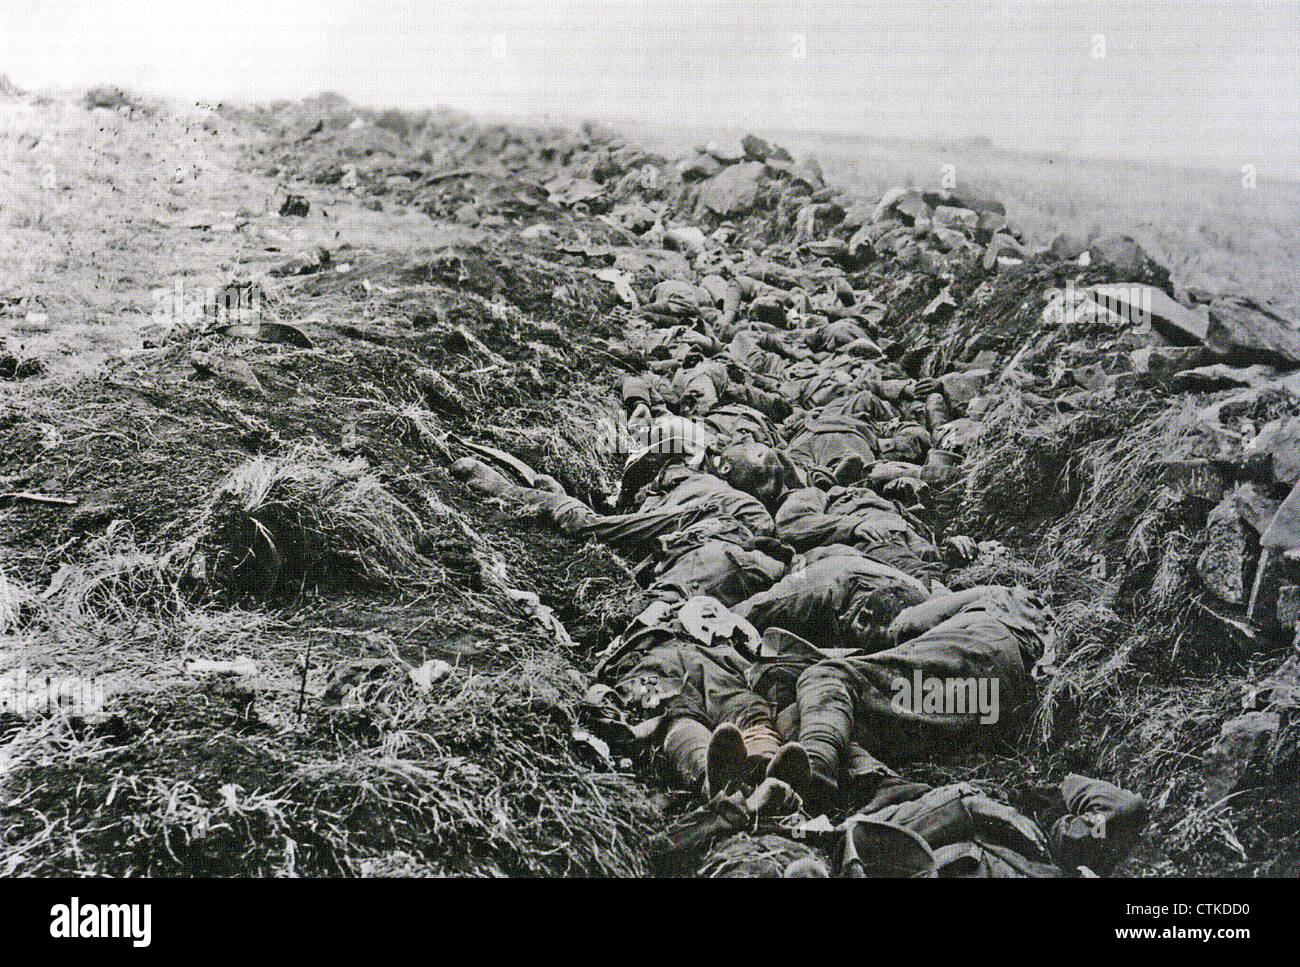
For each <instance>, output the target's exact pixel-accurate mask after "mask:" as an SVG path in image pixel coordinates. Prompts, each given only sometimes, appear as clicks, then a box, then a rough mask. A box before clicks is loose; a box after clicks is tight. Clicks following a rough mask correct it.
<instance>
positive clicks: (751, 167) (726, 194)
mask: <svg viewBox="0 0 1300 967" xmlns="http://www.w3.org/2000/svg"><path fill="white" fill-rule="evenodd" d="M763 174H764V167H763V165H762V164H761V163H759V162H757V161H742V162H741V163H740V164H734V165H731V166H730V167H729V168H725V169H724V170H722V171H720V172H719V173H718V174H716V175H714V176H713V177H712V178H708V179H706V180H705V181H704V182H703V184H702V185H701V187H700V204H701V205H703V206H704V207H705V208H707V209H708V210H709V211H711V212H713V213H714V214H715V215H717V216H719V217H721V218H728V217H730V216H733V215H746V214H748V213H749V212H750V211H751V210H752V209H753V207H754V203H755V202H756V201H757V200H758V191H759V188H760V187H761V186H762V180H763Z"/></svg>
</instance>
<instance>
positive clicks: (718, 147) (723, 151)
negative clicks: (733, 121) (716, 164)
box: [704, 140, 762, 165]
mask: <svg viewBox="0 0 1300 967" xmlns="http://www.w3.org/2000/svg"><path fill="white" fill-rule="evenodd" d="M704 153H705V154H707V155H709V156H710V157H712V158H714V159H716V160H717V161H720V162H722V163H723V164H724V165H729V164H735V163H736V162H737V161H744V160H745V156H746V154H747V153H748V152H746V150H745V147H744V145H742V144H741V143H740V142H739V141H731V140H722V141H710V142H709V143H708V144H706V145H705V146H704ZM758 160H760V161H761V160H762V159H761V158H760V159H758Z"/></svg>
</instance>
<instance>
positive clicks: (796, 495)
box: [776, 487, 857, 551]
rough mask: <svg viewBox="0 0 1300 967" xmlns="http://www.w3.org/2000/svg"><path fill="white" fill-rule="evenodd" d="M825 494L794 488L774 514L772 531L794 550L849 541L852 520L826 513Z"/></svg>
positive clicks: (807, 488)
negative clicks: (773, 528)
mask: <svg viewBox="0 0 1300 967" xmlns="http://www.w3.org/2000/svg"><path fill="white" fill-rule="evenodd" d="M826 499H827V498H826V494H825V492H824V491H822V490H819V489H818V488H816V487H804V488H803V489H802V490H796V491H794V492H793V493H791V494H790V496H789V497H787V498H786V499H785V502H784V503H783V504H781V509H780V510H778V511H777V513H776V534H777V536H778V537H779V538H781V540H783V541H785V542H786V543H787V544H789V545H791V546H792V547H793V548H794V549H795V550H797V551H806V550H808V549H809V548H810V547H817V546H819V545H822V544H851V543H852V542H853V530H854V528H855V527H856V526H857V523H856V521H854V520H853V519H852V518H847V517H844V516H842V515H839V514H828V513H826Z"/></svg>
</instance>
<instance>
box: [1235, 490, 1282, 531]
mask: <svg viewBox="0 0 1300 967" xmlns="http://www.w3.org/2000/svg"><path fill="white" fill-rule="evenodd" d="M1232 503H1233V507H1235V508H1236V511H1237V516H1238V517H1239V518H1241V521H1242V523H1244V524H1245V525H1246V526H1247V527H1249V528H1250V529H1251V530H1252V531H1254V532H1255V535H1256V537H1257V538H1258V536H1259V535H1261V534H1263V533H1264V531H1265V529H1266V528H1267V527H1268V525H1269V522H1270V521H1271V520H1272V519H1273V515H1274V514H1276V513H1277V509H1278V507H1279V506H1281V503H1282V502H1281V501H1280V500H1275V499H1273V498H1272V497H1270V496H1269V495H1268V492H1267V491H1266V490H1265V489H1264V488H1263V487H1261V486H1259V485H1258V484H1251V483H1245V484H1238V485H1237V486H1236V487H1234V488H1233V490H1232Z"/></svg>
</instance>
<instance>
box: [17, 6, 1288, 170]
mask: <svg viewBox="0 0 1300 967" xmlns="http://www.w3.org/2000/svg"><path fill="white" fill-rule="evenodd" d="M0 72H3V73H7V74H8V75H9V77H10V78H11V79H12V80H13V81H14V82H16V83H18V84H19V85H21V86H25V87H31V88H36V89H49V88H59V89H68V88H73V89H75V88H84V87H88V86H91V85H93V84H98V83H113V84H118V85H120V86H123V87H125V88H128V89H130V90H134V91H138V92H141V93H148V94H156V95H168V96H184V97H189V98H196V99H204V100H221V99H236V100H270V99H272V98H278V97H299V96H303V95H307V94H312V93H316V92H319V91H321V90H333V91H337V92H339V93H341V94H343V95H345V96H347V97H348V98H350V99H352V100H353V101H356V102H358V103H361V104H366V105H370V106H375V107H388V106H395V107H408V108H422V107H434V106H437V105H448V106H451V107H456V108H461V109H464V110H468V111H473V112H477V113H487V114H494V115H517V116H528V117H536V116H541V115H548V116H551V117H558V118H586V117H592V118H601V119H606V120H613V121H618V120H635V121H638V122H643V123H646V124H652V125H655V124H674V125H676V124H688V125H710V124H721V125H729V126H732V125H739V126H745V127H750V128H753V129H755V130H759V131H764V130H766V131H782V130H816V131H831V132H839V133H846V134H862V135H876V136H881V137H909V138H910V137H923V138H945V139H948V138H961V137H970V136H983V137H988V138H991V139H992V140H993V141H994V142H995V143H996V144H998V145H999V146H1002V147H1006V148H1014V149H1021V150H1051V151H1064V152H1069V153H1075V154H1088V155H1100V156H1105V157H1124V158H1140V159H1144V160H1151V161H1160V162H1169V163H1174V164H1181V165H1199V164H1216V165H1218V164H1224V165H1232V166H1240V165H1242V164H1247V163H1249V164H1254V165H1256V166H1257V167H1258V168H1259V169H1260V170H1261V171H1265V170H1267V169H1269V168H1286V169H1295V168H1297V167H1300V106H1298V105H1300V98H1298V96H1297V91H1300V5H1298V4H1296V3H1294V2H1259V0H1252V2H1236V0H1231V2H1230V0H1221V2H1215V0H1196V2H1193V0H1176V2H1157V0H1151V2H1140V0H1131V2H1115V3H1095V2H1093V3H1083V2H1077V3H1074V2H1071V3H1065V2H1062V3H1055V2H1026V0H1015V2H996V0H987V2H984V0H886V2H871V0H809V2H780V0H712V2H710V0H626V2H612V0H484V2H468V0H466V2H441V0H410V2H397V0H369V2H364V3H360V2H342V0H222V2H220V3H203V4H199V3H189V2H178V0H120V2H112V0H3V2H0Z"/></svg>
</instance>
